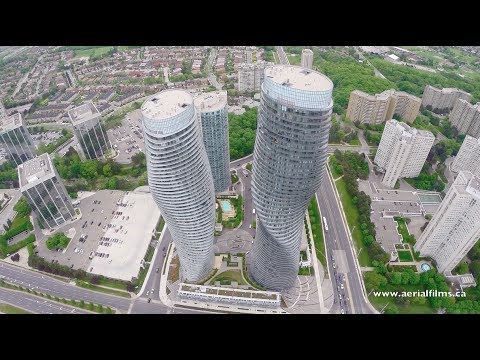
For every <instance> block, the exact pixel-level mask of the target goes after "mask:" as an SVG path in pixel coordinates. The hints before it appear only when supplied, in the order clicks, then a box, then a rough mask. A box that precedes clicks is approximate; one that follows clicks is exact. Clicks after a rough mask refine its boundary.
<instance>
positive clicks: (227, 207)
mask: <svg viewBox="0 0 480 360" xmlns="http://www.w3.org/2000/svg"><path fill="white" fill-rule="evenodd" d="M219 203H220V206H221V207H222V211H224V212H229V211H232V205H231V204H230V202H229V201H226V200H219Z"/></svg>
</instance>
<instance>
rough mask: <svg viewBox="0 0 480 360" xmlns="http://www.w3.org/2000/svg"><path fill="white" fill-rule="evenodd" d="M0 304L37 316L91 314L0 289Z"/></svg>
mask: <svg viewBox="0 0 480 360" xmlns="http://www.w3.org/2000/svg"><path fill="white" fill-rule="evenodd" d="M0 302H6V303H9V304H12V305H13V306H16V307H19V308H22V309H24V310H27V311H30V312H32V313H35V314H89V312H88V311H85V310H82V309H76V308H73V307H69V306H66V305H64V304H59V303H57V302H54V301H50V300H46V299H42V298H39V297H36V296H34V295H31V294H26V293H23V292H18V291H14V290H9V289H4V288H0Z"/></svg>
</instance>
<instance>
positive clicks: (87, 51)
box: [75, 46, 113, 57]
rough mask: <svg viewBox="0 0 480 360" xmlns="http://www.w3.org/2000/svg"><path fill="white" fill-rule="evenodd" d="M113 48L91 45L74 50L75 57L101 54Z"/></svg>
mask: <svg viewBox="0 0 480 360" xmlns="http://www.w3.org/2000/svg"><path fill="white" fill-rule="evenodd" d="M112 49H113V46H101V47H92V48H89V49H82V50H75V56H77V57H90V56H101V55H103V54H106V53H107V52H109V51H110V50H112Z"/></svg>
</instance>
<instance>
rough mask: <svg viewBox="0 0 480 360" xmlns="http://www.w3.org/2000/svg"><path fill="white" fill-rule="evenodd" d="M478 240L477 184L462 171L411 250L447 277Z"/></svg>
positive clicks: (479, 202)
mask: <svg viewBox="0 0 480 360" xmlns="http://www.w3.org/2000/svg"><path fill="white" fill-rule="evenodd" d="M479 238H480V180H479V178H477V177H476V176H474V175H473V174H472V173H471V172H469V171H461V172H460V173H459V174H458V176H457V178H456V179H455V182H454V183H453V185H452V186H451V187H450V189H449V190H448V192H447V194H446V196H445V198H444V199H443V201H442V203H441V204H440V207H439V208H438V210H437V212H436V213H435V215H434V216H433V218H432V220H431V221H430V223H429V224H428V226H427V228H426V229H425V231H424V232H423V233H422V235H421V236H420V238H419V239H418V241H417V243H416V244H415V247H414V248H415V251H419V252H420V255H421V256H429V257H431V258H432V259H434V260H435V262H436V263H437V268H438V271H439V272H441V273H447V274H448V273H450V272H451V271H452V269H453V268H454V267H455V266H456V265H457V264H458V263H459V262H460V261H461V260H462V259H463V258H464V257H465V255H466V254H467V252H468V251H469V250H470V249H471V248H472V247H473V245H475V243H476V242H477V240H478V239H479Z"/></svg>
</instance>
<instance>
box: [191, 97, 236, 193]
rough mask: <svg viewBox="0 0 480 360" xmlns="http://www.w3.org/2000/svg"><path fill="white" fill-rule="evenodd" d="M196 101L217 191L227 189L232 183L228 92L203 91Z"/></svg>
mask: <svg viewBox="0 0 480 360" xmlns="http://www.w3.org/2000/svg"><path fill="white" fill-rule="evenodd" d="M194 103H195V107H196V108H197V116H198V117H199V120H200V123H201V124H202V136H203V143H204V145H205V150H206V151H207V156H208V161H209V163H210V169H211V171H212V176H213V184H214V188H215V192H217V193H218V192H222V191H226V190H228V188H229V186H230V184H231V177H230V147H229V142H228V107H227V92H226V91H211V92H207V93H202V94H201V95H199V96H198V97H197V98H195V100H194Z"/></svg>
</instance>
